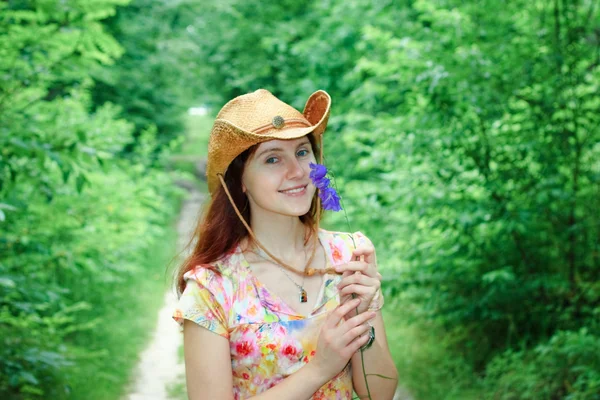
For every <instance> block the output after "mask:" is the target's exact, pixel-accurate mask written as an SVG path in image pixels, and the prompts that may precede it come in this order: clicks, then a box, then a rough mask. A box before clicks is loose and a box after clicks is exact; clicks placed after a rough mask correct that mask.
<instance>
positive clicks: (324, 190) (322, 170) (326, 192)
mask: <svg viewBox="0 0 600 400" xmlns="http://www.w3.org/2000/svg"><path fill="white" fill-rule="evenodd" d="M309 166H310V170H311V171H310V174H309V177H310V179H311V180H312V182H313V184H314V185H315V186H316V187H317V189H319V197H320V198H321V204H322V205H323V209H324V210H330V211H340V210H341V209H342V207H341V206H340V196H338V194H337V192H336V191H335V189H334V188H332V187H330V186H329V185H330V184H331V181H330V180H329V179H328V178H326V177H325V175H327V168H326V167H325V166H324V165H321V164H313V163H310V164H309Z"/></svg>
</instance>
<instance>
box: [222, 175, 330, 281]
mask: <svg viewBox="0 0 600 400" xmlns="http://www.w3.org/2000/svg"><path fill="white" fill-rule="evenodd" d="M217 176H218V177H219V181H220V182H221V186H223V190H225V194H226V195H227V198H228V199H229V203H230V204H231V206H232V207H233V210H234V211H235V213H236V214H237V216H238V218H239V219H240V221H241V222H242V224H244V226H245V227H246V230H247V231H248V234H249V235H250V237H251V238H252V240H253V241H254V242H255V243H256V245H257V246H258V247H260V248H261V249H262V250H263V251H264V252H265V253H266V254H267V255H268V256H269V257H271V258H272V259H273V261H275V262H276V263H277V264H279V265H281V266H283V267H284V268H286V269H288V270H289V271H291V272H296V273H298V270H297V269H296V268H294V267H292V266H290V265H288V264H287V263H285V262H283V261H281V260H280V259H279V258H278V257H275V256H274V255H273V254H272V253H271V252H270V251H269V250H267V249H266V248H265V246H264V245H263V244H262V243H261V242H260V241H259V240H258V239H257V238H256V235H255V234H254V232H253V231H252V228H250V225H248V223H247V222H246V220H245V219H244V217H243V216H242V213H240V210H239V209H238V208H237V206H236V205H235V202H234V201H233V197H232V196H231V193H230V192H229V189H228V188H227V184H226V183H225V179H223V175H222V174H217ZM320 214H321V200H320V199H319V197H318V196H317V216H316V217H317V218H316V220H317V226H316V229H315V232H314V233H315V244H314V246H313V251H312V254H311V256H310V258H309V259H308V262H307V263H306V266H305V267H304V271H303V274H304V275H305V276H312V275H314V274H320V275H323V274H337V271H336V270H335V269H334V268H325V269H315V268H308V266H309V265H310V263H311V262H312V260H313V259H314V257H315V253H316V250H317V241H318V236H317V235H318V231H319V219H320Z"/></svg>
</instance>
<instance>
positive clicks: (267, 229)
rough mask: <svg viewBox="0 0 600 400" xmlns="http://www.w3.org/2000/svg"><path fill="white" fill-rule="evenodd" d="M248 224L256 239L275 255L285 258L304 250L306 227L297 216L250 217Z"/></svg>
mask: <svg viewBox="0 0 600 400" xmlns="http://www.w3.org/2000/svg"><path fill="white" fill-rule="evenodd" d="M250 226H251V227H252V231H253V232H254V235H255V236H256V238H257V239H258V241H259V242H260V243H261V244H262V245H263V246H264V247H266V249H267V250H268V251H269V252H271V253H272V254H273V255H275V256H276V257H281V258H284V259H285V258H289V257H290V256H292V255H295V254H298V253H301V252H304V251H305V245H304V241H305V237H306V233H307V228H306V226H305V225H304V224H303V223H302V221H300V218H298V217H290V216H285V215H275V216H269V218H264V217H263V218H260V217H257V218H251V223H250Z"/></svg>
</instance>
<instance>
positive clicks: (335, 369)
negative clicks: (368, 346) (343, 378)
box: [309, 299, 377, 381]
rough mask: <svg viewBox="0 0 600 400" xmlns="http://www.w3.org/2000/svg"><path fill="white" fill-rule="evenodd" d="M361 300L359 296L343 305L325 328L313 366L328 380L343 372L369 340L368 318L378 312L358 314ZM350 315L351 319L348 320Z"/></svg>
mask: <svg viewBox="0 0 600 400" xmlns="http://www.w3.org/2000/svg"><path fill="white" fill-rule="evenodd" d="M359 302H360V300H359V299H352V300H350V301H348V302H346V303H345V304H341V305H339V306H338V307H337V308H336V309H335V310H333V311H332V312H330V313H329V315H328V316H327V319H326V320H325V322H324V323H323V326H322V327H321V332H320V333H319V338H318V340H317V349H316V352H315V357H314V358H313V359H312V360H311V361H310V363H309V365H310V366H311V367H312V368H317V372H318V376H322V377H323V378H326V381H329V380H330V379H332V378H333V377H334V376H336V375H337V374H338V373H340V371H341V370H342V369H344V367H345V366H346V364H348V362H349V361H350V358H352V356H353V355H354V353H356V352H357V351H358V350H359V349H360V348H361V346H363V345H364V344H365V343H367V340H368V339H369V335H365V333H366V332H367V331H368V330H369V329H371V327H370V325H369V324H367V321H369V320H371V319H373V318H375V316H376V315H377V314H376V313H375V312H366V313H362V314H359V315H354V313H355V311H354V310H355V308H356V306H358V304H359ZM349 313H350V314H351V315H349ZM346 316H348V319H345V317H346ZM361 335H362V336H361Z"/></svg>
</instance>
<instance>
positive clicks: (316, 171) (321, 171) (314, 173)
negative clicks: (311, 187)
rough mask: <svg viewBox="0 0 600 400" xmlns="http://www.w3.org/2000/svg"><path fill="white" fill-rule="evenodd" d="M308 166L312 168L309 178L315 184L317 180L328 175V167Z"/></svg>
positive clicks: (312, 164)
mask: <svg viewBox="0 0 600 400" xmlns="http://www.w3.org/2000/svg"><path fill="white" fill-rule="evenodd" d="M308 166H309V167H310V175H309V177H310V179H311V180H312V181H313V182H314V181H315V179H322V178H324V177H325V175H327V167H325V166H324V165H321V164H314V163H310V164H308Z"/></svg>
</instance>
